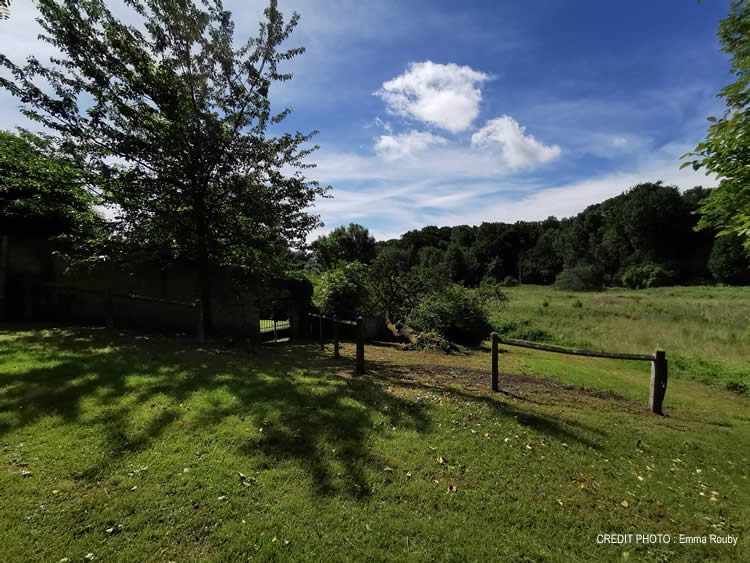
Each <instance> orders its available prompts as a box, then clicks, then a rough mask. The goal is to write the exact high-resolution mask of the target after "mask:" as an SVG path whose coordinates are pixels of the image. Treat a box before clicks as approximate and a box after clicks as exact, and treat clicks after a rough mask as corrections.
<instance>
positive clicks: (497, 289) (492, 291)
mask: <svg viewBox="0 0 750 563" xmlns="http://www.w3.org/2000/svg"><path fill="white" fill-rule="evenodd" d="M502 287H503V286H502V284H499V283H495V282H493V281H492V280H490V279H488V278H485V279H483V280H482V283H480V284H479V288H478V289H477V291H478V292H479V297H480V299H482V301H483V302H484V303H485V304H487V303H490V302H495V303H505V302H507V301H508V297H507V296H506V295H505V293H503V290H502Z"/></svg>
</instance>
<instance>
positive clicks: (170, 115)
mask: <svg viewBox="0 0 750 563" xmlns="http://www.w3.org/2000/svg"><path fill="white" fill-rule="evenodd" d="M126 4H127V5H128V6H129V7H130V8H131V9H132V10H133V11H134V12H135V14H134V15H136V16H138V19H140V20H142V21H144V22H145V23H144V24H143V26H142V27H140V28H139V27H136V26H133V25H129V24H127V23H124V22H123V21H121V20H119V19H118V18H116V17H115V16H114V15H113V14H112V12H111V11H110V10H109V8H108V6H107V4H106V3H105V2H104V0H79V1H76V2H72V1H70V2H68V1H66V2H58V1H56V0H38V2H37V6H38V9H39V13H40V16H39V18H38V21H39V23H40V24H41V26H42V28H43V30H44V32H45V35H44V36H43V40H45V41H47V42H48V43H50V44H52V45H53V46H54V47H56V48H57V49H58V50H59V51H60V52H61V55H60V56H59V57H58V58H56V59H51V60H50V64H49V65H47V66H45V65H43V64H42V63H41V62H40V61H38V60H36V59H34V58H30V59H29V60H28V62H27V63H26V64H25V65H23V66H19V65H17V64H15V63H13V62H12V61H10V60H9V59H8V58H7V57H5V56H4V55H0V66H4V67H5V68H6V69H8V70H9V71H10V73H11V74H12V76H13V79H8V78H4V77H0V86H2V87H4V88H6V89H7V90H8V91H9V92H10V93H11V94H13V95H15V96H17V97H18V98H20V99H21V101H22V102H23V104H24V108H23V110H22V111H23V113H24V114H25V115H27V116H28V117H30V118H31V119H33V120H35V121H37V122H39V123H41V124H42V125H44V126H45V127H47V128H48V129H49V130H51V131H52V132H53V133H54V134H56V135H57V136H58V137H59V138H60V139H61V140H62V141H63V146H64V147H65V148H67V149H68V150H70V151H71V152H72V153H75V154H77V155H80V156H81V158H82V159H85V160H86V164H87V169H88V170H89V171H90V173H91V174H92V176H95V178H96V180H95V181H97V183H99V184H100V185H101V186H102V187H103V188H104V189H105V192H104V195H105V196H106V200H107V202H109V203H111V204H114V208H115V209H116V210H117V220H116V228H117V231H118V234H119V238H120V239H121V240H124V241H125V242H126V245H127V247H128V248H129V249H150V250H152V251H151V252H150V254H151V256H152V259H158V260H160V261H162V262H163V261H166V260H172V261H179V262H180V263H182V264H186V265H189V266H190V267H191V268H192V269H193V271H194V272H195V274H196V281H197V284H198V287H199V288H200V294H201V297H202V299H203V301H204V308H205V311H206V317H205V318H206V323H207V325H210V323H211V317H212V314H211V310H212V307H211V294H212V287H213V283H214V278H215V276H216V275H217V274H218V273H219V272H231V273H233V274H234V275H235V278H236V279H238V280H248V279H255V280H258V279H262V278H264V277H267V276H269V277H270V276H277V275H279V274H281V273H282V272H283V269H284V265H285V259H286V257H287V256H288V253H287V248H288V246H289V245H294V244H301V243H303V242H304V239H305V237H306V236H307V234H308V233H309V232H310V231H311V230H312V229H313V228H314V227H315V226H317V225H318V224H319V220H318V218H317V217H316V216H312V215H309V214H307V213H306V212H305V210H306V208H307V207H308V206H309V205H310V204H311V203H312V202H313V201H314V199H315V197H316V196H319V195H324V192H325V190H324V189H322V188H321V187H320V186H319V185H318V184H317V183H316V182H314V181H309V180H307V179H306V178H305V177H304V176H303V175H302V173H301V171H300V170H301V169H304V168H307V167H309V166H310V165H309V164H306V163H305V162H304V160H303V159H304V158H305V157H306V156H307V155H308V154H309V153H310V152H311V151H312V150H314V148H315V147H312V148H307V149H305V148H303V145H304V144H305V143H306V142H307V141H308V140H309V139H310V137H311V135H312V134H309V135H305V134H302V133H299V132H297V133H295V134H283V135H279V136H269V135H268V134H267V131H268V127H269V126H270V125H271V124H276V123H279V122H280V121H282V120H283V119H284V117H286V116H287V115H288V113H289V112H290V111H291V110H290V109H289V108H287V109H285V110H283V111H281V112H280V113H278V114H275V115H274V114H272V113H271V109H270V108H271V106H270V99H269V92H270V89H271V86H272V84H273V83H275V82H278V81H286V80H289V79H290V78H291V74H284V73H282V72H281V71H280V69H279V66H280V64H281V63H283V62H284V61H287V60H289V59H291V58H293V57H294V56H296V55H298V54H300V53H302V52H303V49H302V48H293V49H289V50H286V51H284V50H280V49H279V47H280V45H281V44H282V43H283V42H284V41H286V40H287V39H288V38H289V36H290V34H291V32H292V30H293V29H294V27H295V26H296V25H297V21H298V16H297V14H294V15H293V16H292V17H291V18H290V20H289V21H288V22H285V21H284V18H283V16H282V15H281V13H280V12H279V11H278V9H277V6H276V1H275V0H271V1H270V3H269V6H268V8H267V9H266V10H265V20H264V21H263V22H262V23H261V25H260V32H259V35H258V36H257V37H255V38H250V39H249V40H247V41H246V42H244V43H243V44H241V45H240V46H239V47H236V46H235V41H234V23H233V22H232V15H231V13H230V12H228V11H226V10H225V9H224V7H223V5H222V2H221V0H201V2H200V3H196V2H195V1H194V0H127V2H126ZM43 84H45V85H49V87H46V86H42V85H43ZM286 169H292V170H295V169H296V171H295V172H294V173H291V174H286V173H285V170H286Z"/></svg>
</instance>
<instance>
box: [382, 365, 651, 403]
mask: <svg viewBox="0 0 750 563" xmlns="http://www.w3.org/2000/svg"><path fill="white" fill-rule="evenodd" d="M368 375H370V376H371V377H372V378H373V380H374V381H375V382H378V383H381V384H387V385H397V386H402V387H410V388H418V389H425V388H443V389H446V388H448V389H450V388H458V389H460V390H461V391H468V392H472V393H481V394H485V395H487V394H490V393H491V392H490V384H491V383H490V373H489V372H488V371H485V370H477V369H473V368H461V367H451V366H442V365H429V364H422V365H408V366H405V365H404V366H400V365H397V364H394V363H391V362H383V361H371V362H369V363H368ZM498 384H499V388H500V392H501V393H502V394H504V395H506V396H510V397H513V398H515V399H519V400H522V401H530V402H535V403H541V404H555V403H559V402H565V403H568V404H571V405H584V404H587V405H590V404H591V400H592V399H598V400H603V401H608V402H612V401H614V402H616V403H617V405H618V408H624V409H625V410H638V411H640V410H642V408H641V407H640V406H638V405H636V404H635V403H634V402H632V401H631V400H630V399H628V398H626V397H623V396H622V395H618V394H617V393H612V392H610V391H596V390H593V389H587V388H585V387H581V386H577V385H568V384H565V383H563V382H561V381H558V380H557V379H553V378H550V377H540V376H535V375H527V374H519V373H500V376H499V380H498Z"/></svg>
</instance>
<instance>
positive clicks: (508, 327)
mask: <svg viewBox="0 0 750 563" xmlns="http://www.w3.org/2000/svg"><path fill="white" fill-rule="evenodd" d="M495 332H496V333H497V334H499V335H500V336H504V337H506V338H513V339H516V340H528V341H530V342H545V341H549V340H552V337H551V336H550V334H549V333H548V332H547V331H546V330H543V329H540V328H535V327H533V326H531V321H528V320H523V321H515V320H510V319H502V320H499V321H495Z"/></svg>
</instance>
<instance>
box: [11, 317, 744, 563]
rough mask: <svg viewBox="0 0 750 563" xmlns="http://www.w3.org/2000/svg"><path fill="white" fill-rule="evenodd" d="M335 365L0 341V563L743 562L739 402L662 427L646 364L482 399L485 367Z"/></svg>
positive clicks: (569, 372)
mask: <svg viewBox="0 0 750 563" xmlns="http://www.w3.org/2000/svg"><path fill="white" fill-rule="evenodd" d="M625 351H627V350H625ZM646 351H648V350H646ZM342 355H343V358H342V360H340V361H335V360H333V359H332V358H331V352H330V350H326V351H324V352H319V351H318V350H316V347H315V346H314V345H311V344H288V345H281V346H276V347H269V348H262V349H261V350H260V351H259V352H258V353H256V354H255V355H247V354H244V353H238V352H232V351H225V350H213V349H206V350H198V349H195V348H194V347H193V344H192V343H191V342H189V341H187V340H185V341H182V340H179V339H175V338H167V337H160V336H149V337H143V336H140V337H139V336H137V335H132V334H125V333H118V332H112V333H110V332H107V331H105V330H94V329H55V330H43V329H26V330H20V329H18V328H15V329H13V328H8V327H6V329H4V330H0V444H1V445H2V450H1V451H0V461H1V462H2V467H3V470H2V471H0V535H1V537H2V541H1V542H0V553H1V554H2V555H3V556H4V559H5V560H7V561H31V560H45V561H59V560H60V559H62V558H69V560H70V561H81V560H83V558H84V557H86V556H87V555H88V554H92V555H91V557H93V558H94V559H95V560H102V561H112V560H124V561H127V560H130V561H165V562H166V561H198V560H200V561H234V560H243V559H248V558H256V559H261V560H264V559H287V560H300V561H311V560H312V561H317V560H323V559H325V560H329V561H347V560H352V559H356V560H364V559H368V560H403V559H406V558H413V559H415V560H433V559H440V560H481V561H491V560H515V561H519V560H552V561H570V560H584V559H585V560H619V559H623V558H629V559H631V560H640V559H646V560H660V561H663V560H680V561H684V560H689V561H704V560H706V559H712V560H745V561H747V560H750V537H749V536H748V532H750V481H749V480H748V474H749V473H750V469H749V467H750V465H749V464H748V461H749V459H748V458H750V410H749V409H748V407H749V406H750V399H749V398H748V397H746V396H743V395H740V394H737V393H733V392H729V391H726V390H723V389H719V388H716V387H708V386H705V385H702V384H700V383H697V382H694V381H686V380H680V379H671V380H670V382H669V388H668V390H667V397H666V400H665V412H666V413H667V414H668V416H667V417H658V416H655V415H651V414H649V413H648V411H647V408H646V404H647V399H648V380H649V376H648V364H644V363H639V362H618V361H613V360H604V359H597V358H567V357H562V356H558V355H554V354H544V353H542V352H537V351H533V350H521V349H508V350H506V351H505V352H504V353H503V354H502V356H501V359H500V362H501V369H502V371H504V372H506V373H505V374H504V375H502V376H501V388H502V389H503V393H499V394H494V395H492V394H490V393H489V392H488V389H487V388H488V378H489V363H490V358H489V354H488V353H487V351H486V349H483V350H476V351H472V352H466V353H465V354H461V355H454V356H442V355H440V354H434V353H428V352H402V351H399V350H397V349H396V348H395V347H393V346H388V345H378V346H374V345H373V346H367V348H366V359H367V368H368V375H366V376H363V377H359V378H352V375H351V374H352V367H353V355H354V347H353V346H352V345H351V344H347V343H344V344H343V345H342ZM540 375H541V376H545V377H537V376H540ZM605 533H633V534H647V533H654V534H670V535H671V541H670V543H661V544H658V543H657V544H650V545H644V544H635V543H632V544H628V545H606V544H599V543H597V541H596V538H597V535H598V534H605ZM679 534H685V535H689V536H703V535H706V536H708V535H709V534H715V535H717V536H734V537H737V538H738V544H737V545H736V546H731V545H719V544H711V543H708V544H706V545H700V544H699V545H691V544H680V543H679Z"/></svg>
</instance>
